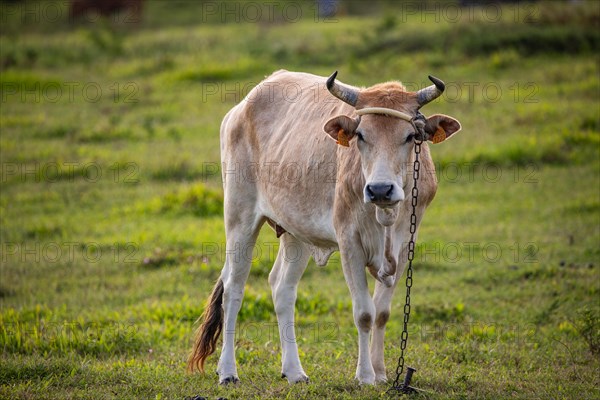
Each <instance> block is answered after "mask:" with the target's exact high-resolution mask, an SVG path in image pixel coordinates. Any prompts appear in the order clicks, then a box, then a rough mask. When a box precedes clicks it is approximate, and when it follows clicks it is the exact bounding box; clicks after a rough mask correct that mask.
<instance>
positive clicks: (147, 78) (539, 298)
mask: <svg viewBox="0 0 600 400" xmlns="http://www.w3.org/2000/svg"><path fill="white" fill-rule="evenodd" d="M172 3H174V4H176V6H175V5H173V6H169V5H168V4H169V3H167V2H159V1H150V2H148V4H147V7H146V9H145V14H144V19H143V21H142V22H140V23H139V24H134V25H131V24H124V23H123V22H122V21H121V22H120V21H118V20H117V21H112V22H111V21H104V22H99V23H95V24H91V23H85V22H82V21H79V22H77V23H74V24H69V23H68V21H67V20H66V14H63V15H62V19H59V20H58V21H47V20H44V19H43V18H42V20H40V21H37V22H36V21H32V20H31V18H32V15H30V16H29V17H28V18H25V19H23V18H21V17H20V14H19V13H18V12H17V13H15V12H14V10H15V7H17V8H16V10H18V7H20V5H18V4H17V5H14V4H13V3H2V4H1V7H3V9H2V10H3V12H4V14H3V15H2V18H3V20H2V22H3V23H2V25H1V28H0V91H1V93H0V96H1V107H0V133H1V134H0V158H1V165H2V171H1V172H2V175H1V181H0V182H1V190H0V235H1V246H2V247H1V248H0V352H1V354H0V397H2V398H11V399H12V398H15V399H30V398H103V399H105V398H106V399H108V398H115V399H116V398H131V399H134V398H136V399H137V398H154V399H182V398H184V397H185V396H194V395H204V396H207V397H209V398H217V397H219V396H222V397H227V398H324V397H328V398H353V399H354V398H364V399H371V398H384V397H386V396H385V391H386V390H387V386H386V385H378V386H375V387H361V386H359V385H358V384H357V383H356V382H355V381H354V380H353V376H354V371H355V367H356V356H357V342H356V330H355V327H354V324H353V322H352V310H351V302H350V296H349V293H348V289H347V287H346V284H345V282H344V278H343V274H342V271H341V268H340V267H341V265H340V261H339V257H338V256H337V255H334V257H333V258H332V260H330V262H329V264H328V266H326V267H324V268H320V267H317V266H316V265H315V264H314V263H313V262H312V261H311V264H310V265H309V268H308V270H307V272H306V274H305V277H304V278H303V280H302V281H301V283H300V287H299V296H298V303H297V323H298V340H299V348H300V356H301V359H302V361H303V365H304V368H305V369H306V372H307V373H308V375H309V376H310V377H311V383H310V384H308V385H295V386H289V385H288V384H287V381H285V380H282V379H280V378H279V371H280V349H279V338H278V333H277V329H276V325H275V322H276V320H275V316H274V311H273V305H272V301H271V298H270V292H269V288H268V284H267V275H268V273H269V271H270V268H271V265H272V262H273V261H274V258H275V254H276V251H277V246H278V241H277V239H276V238H275V235H274V234H273V233H272V232H271V231H270V230H269V229H265V230H264V231H263V232H262V233H261V236H260V239H259V245H258V246H257V249H256V250H255V252H254V258H253V267H252V270H251V274H250V278H249V281H248V285H247V290H246V297H245V302H244V304H243V306H242V311H241V312H240V319H239V322H240V324H239V329H238V343H237V344H238V347H237V360H238V364H239V372H240V378H241V379H242V383H243V384H242V385H240V386H238V387H233V388H222V387H218V386H217V385H216V383H217V378H216V377H215V376H214V374H213V373H212V371H214V369H215V368H216V360H217V356H213V357H211V358H210V359H209V361H208V371H209V373H208V374H206V375H204V376H203V375H188V374H187V373H186V372H185V360H186V356H187V352H188V351H189V349H190V347H191V338H192V333H193V330H194V322H195V320H196V318H197V317H198V316H199V315H200V314H201V313H202V310H203V307H204V302H205V299H206V297H207V296H208V294H209V292H210V289H211V287H212V285H213V283H214V281H215V279H217V277H218V276H219V272H220V269H221V267H222V262H223V258H224V254H225V248H224V241H225V234H224V227H223V221H222V216H221V213H222V191H221V187H220V186H221V183H220V167H219V139H218V128H219V124H220V122H221V119H222V117H223V116H224V115H225V113H226V112H227V111H228V110H229V109H230V108H231V107H232V106H233V105H234V104H235V103H236V102H237V101H239V100H240V99H241V98H242V97H243V96H244V95H245V94H246V93H247V91H248V90H249V88H251V87H252V86H253V85H254V84H256V83H257V82H259V81H260V80H261V79H262V78H263V77H264V76H265V75H266V74H269V73H270V72H272V71H273V70H276V69H279V68H286V69H289V70H302V71H308V72H312V73H315V74H319V75H329V74H330V73H331V72H332V71H334V70H339V71H340V72H339V78H340V79H341V80H342V81H344V82H348V83H352V84H356V85H371V84H374V83H377V82H380V81H384V80H390V79H398V80H402V81H404V82H405V84H406V85H407V86H408V87H411V88H413V89H416V88H417V87H422V86H423V85H426V84H428V81H427V74H433V75H436V76H439V77H440V78H442V79H444V80H445V81H446V83H447V86H448V89H447V91H446V93H445V95H444V96H443V98H442V99H441V100H438V101H436V102H435V103H434V104H432V105H429V106H428V107H427V109H426V110H424V111H425V113H426V114H433V113H447V114H449V115H452V116H454V117H456V118H457V119H459V120H460V121H461V123H462V125H463V131H462V132H461V133H460V134H459V135H457V136H456V137H455V138H453V139H452V140H451V141H449V142H447V143H444V144H443V145H439V146H432V154H433V157H434V161H435V163H436V166H437V175H438V179H439V181H440V185H439V190H438V194H437V196H436V199H435V200H434V202H433V203H432V205H431V206H430V208H429V209H428V211H427V214H426V216H425V218H424V221H423V223H422V226H421V231H420V235H419V243H418V251H417V258H416V263H415V272H414V274H415V275H414V287H413V298H412V302H413V314H412V316H411V324H410V338H409V344H408V353H407V363H408V365H411V366H414V367H415V368H416V369H417V370H418V372H417V374H416V375H415V380H414V384H415V385H416V386H417V387H419V388H423V389H424V390H426V393H425V394H423V395H421V396H416V398H435V399H437V398H439V399H446V398H453V399H454V398H460V399H481V398H487V399H496V398H518V399H530V398H542V399H546V398H560V399H563V398H564V399H571V398H578V399H579V398H581V399H594V398H600V391H599V389H598V388H599V387H600V378H599V376H600V374H599V373H598V372H599V371H600V355H599V353H598V351H599V350H598V348H599V346H600V345H599V341H600V273H599V269H600V248H599V246H598V243H600V194H599V193H600V154H599V144H600V118H599V117H600V116H599V114H598V107H599V105H600V104H599V103H600V101H599V100H600V99H599V93H600V91H599V90H600V84H599V81H598V74H599V72H600V71H599V69H598V57H597V54H598V45H599V35H598V32H597V23H598V20H599V19H600V10H599V7H598V4H597V3H595V2H586V3H584V4H580V5H569V4H567V3H559V2H552V3H544V2H539V3H532V4H528V3H522V4H520V5H519V6H518V7H517V6H513V5H508V6H504V7H503V8H502V9H501V10H502V13H501V15H502V17H501V18H500V19H499V20H498V21H490V20H489V18H488V20H486V18H484V17H483V16H484V15H485V14H482V12H483V11H482V10H484V8H478V7H475V8H471V9H470V11H471V12H472V13H471V14H469V13H468V10H466V9H463V11H464V12H463V17H462V18H461V19H460V20H459V21H449V20H447V19H444V18H443V15H444V14H443V13H442V11H439V10H438V15H439V16H441V17H442V18H441V20H440V21H438V22H437V23H436V21H434V18H435V16H434V15H432V14H423V13H421V12H418V10H417V12H414V13H413V12H407V9H402V8H401V4H399V3H396V2H385V1H381V2H377V3H376V4H375V5H373V6H372V7H371V8H368V7H365V6H364V5H362V3H358V2H349V3H348V2H346V3H342V10H341V14H340V15H338V16H337V19H336V20H334V21H329V22H325V21H322V20H315V19H314V18H313V14H311V12H312V13H314V8H311V7H312V6H311V4H312V3H308V2H307V3H303V4H302V7H303V8H302V10H303V11H304V15H303V18H299V19H298V20H295V21H293V23H285V21H284V20H283V18H282V17H281V16H280V17H279V18H275V19H274V20H273V21H264V20H263V21H261V22H256V23H242V24H235V23H233V22H232V21H229V22H226V23H221V21H220V20H219V19H220V18H219V17H218V16H215V15H212V16H210V17H208V16H207V18H206V19H205V20H203V19H202V18H203V15H202V14H201V12H202V4H201V3H200V2H198V3H193V2H186V1H179V2H172ZM41 4H47V3H36V2H32V3H30V7H32V8H31V9H33V10H36V9H37V10H41V8H39V7H43V6H42V5H41ZM277 4H278V5H279V6H280V7H283V6H284V5H285V4H288V3H285V2H283V3H277ZM440 4H441V3H440ZM444 4H446V3H444ZM38 5H39V7H38V8H36V7H37V6H38ZM438 5H439V4H438ZM7 7H12V8H7ZM59 7H63V8H61V9H62V10H64V2H59ZM402 10H404V12H403V11H402ZM488 10H489V8H488ZM9 11H10V12H9ZM265 15H266V14H265ZM469 15H471V17H469ZM98 93H100V94H98ZM371 284H372V281H371ZM399 291H400V292H401V291H402V290H401V289H400V290H399ZM403 298H404V296H403V293H399V294H398V295H397V296H396V297H395V298H394V300H393V311H392V317H391V319H390V322H389V324H388V331H387V345H386V365H387V368H388V377H389V378H391V379H393V378H394V376H393V371H394V369H395V364H396V360H397V357H398V355H399V350H400V348H399V344H400V333H401V329H402V324H401V310H402V306H403Z"/></svg>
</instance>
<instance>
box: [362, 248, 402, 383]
mask: <svg viewBox="0 0 600 400" xmlns="http://www.w3.org/2000/svg"><path fill="white" fill-rule="evenodd" d="M407 251H408V246H406V245H405V244H403V245H402V251H401V252H400V256H399V258H398V268H397V270H396V279H395V280H394V283H393V285H392V286H391V287H387V286H385V285H384V284H382V283H381V282H376V283H375V291H374V293H373V302H374V303H375V326H374V327H373V335H372V337H371V361H372V362H373V369H374V370H375V379H376V381H377V382H385V381H386V380H387V376H386V373H385V359H384V353H383V349H384V346H383V342H384V338H385V325H386V324H387V321H388V319H389V317H390V309H391V303H392V296H393V294H394V289H395V288H396V285H397V284H398V282H400V281H402V282H404V281H403V280H402V275H403V273H404V269H405V267H406V259H407V257H408V255H407Z"/></svg>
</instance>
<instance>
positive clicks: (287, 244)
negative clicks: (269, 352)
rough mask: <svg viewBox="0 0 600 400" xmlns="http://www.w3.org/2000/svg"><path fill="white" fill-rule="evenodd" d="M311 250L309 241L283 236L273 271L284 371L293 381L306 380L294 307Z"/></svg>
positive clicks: (274, 295) (270, 280)
mask: <svg viewBox="0 0 600 400" xmlns="http://www.w3.org/2000/svg"><path fill="white" fill-rule="evenodd" d="M309 257H310V252H309V250H308V248H307V247H306V245H305V244H304V243H302V242H301V241H299V240H298V239H296V238H295V237H294V236H292V235H290V234H289V233H284V234H283V235H282V236H281V241H280V246H279V253H278V254H277V259H276V260H275V264H274V266H273V270H272V271H271V273H270V274H269V284H270V285H271V290H272V294H273V303H274V304H275V312H276V313H277V322H278V324H279V338H280V341H281V353H282V354H281V374H282V376H284V377H286V378H287V380H288V382H289V383H296V382H306V381H308V376H306V373H304V369H302V365H301V364H300V357H299V356H298V345H297V343H296V332H295V325H294V308H295V305H296V294H297V289H298V282H299V281H300V278H301V277H302V274H303V273H304V270H305V269H306V266H307V264H308V258H309Z"/></svg>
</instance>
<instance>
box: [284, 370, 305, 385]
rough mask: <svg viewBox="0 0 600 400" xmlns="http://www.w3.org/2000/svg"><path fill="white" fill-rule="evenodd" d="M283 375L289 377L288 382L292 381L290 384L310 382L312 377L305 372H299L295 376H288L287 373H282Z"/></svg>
mask: <svg viewBox="0 0 600 400" xmlns="http://www.w3.org/2000/svg"><path fill="white" fill-rule="evenodd" d="M281 377H282V378H285V379H287V380H288V383H290V384H292V383H308V382H310V379H309V378H308V376H306V375H305V374H304V373H300V374H298V375H297V376H296V377H294V378H291V377H288V376H287V375H286V374H284V373H282V374H281Z"/></svg>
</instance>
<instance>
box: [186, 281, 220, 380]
mask: <svg viewBox="0 0 600 400" xmlns="http://www.w3.org/2000/svg"><path fill="white" fill-rule="evenodd" d="M198 321H202V323H201V324H200V326H198V329H197V330H196V335H195V338H194V348H193V349H192V353H191V354H190V357H189V358H188V371H189V372H194V371H196V370H198V371H200V372H204V362H205V361H206V359H207V358H208V356H210V355H211V354H212V353H214V352H215V350H216V346H217V340H218V339H219V336H221V330H222V329H223V281H222V280H221V278H219V280H218V281H217V283H216V284H215V287H214V288H213V291H212V293H211V294H210V297H209V298H208V301H207V305H206V308H205V309H204V312H203V313H202V316H201V317H200V318H199V319H198Z"/></svg>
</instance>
